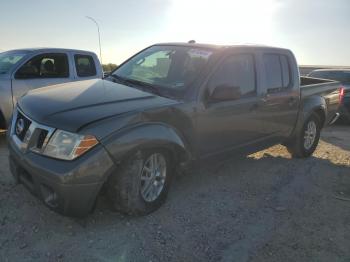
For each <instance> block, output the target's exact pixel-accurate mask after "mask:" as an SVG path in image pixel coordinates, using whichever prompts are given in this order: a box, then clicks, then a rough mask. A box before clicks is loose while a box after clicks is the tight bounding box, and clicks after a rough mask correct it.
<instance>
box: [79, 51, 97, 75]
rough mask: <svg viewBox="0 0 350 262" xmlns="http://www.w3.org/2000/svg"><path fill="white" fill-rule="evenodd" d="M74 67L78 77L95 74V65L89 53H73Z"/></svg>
mask: <svg viewBox="0 0 350 262" xmlns="http://www.w3.org/2000/svg"><path fill="white" fill-rule="evenodd" d="M74 60H75V68H76V70H77V75H78V76H79V77H89V76H95V75H96V66H95V62H94V59H93V57H92V56H90V55H74Z"/></svg>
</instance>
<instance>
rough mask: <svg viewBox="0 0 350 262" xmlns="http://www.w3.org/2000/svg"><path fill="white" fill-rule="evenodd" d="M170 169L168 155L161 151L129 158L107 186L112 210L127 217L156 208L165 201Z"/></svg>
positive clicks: (142, 152) (170, 175) (143, 153)
mask: <svg viewBox="0 0 350 262" xmlns="http://www.w3.org/2000/svg"><path fill="white" fill-rule="evenodd" d="M173 166H174V164H173V161H172V158H171V156H170V154H169V153H168V152H167V151H164V150H161V149H154V150H145V151H139V152H138V153H136V154H134V155H132V156H131V157H129V159H127V160H126V161H125V162H124V163H123V164H122V165H121V167H120V171H119V172H117V173H116V174H113V175H112V176H111V177H110V179H109V181H108V184H107V195H108V198H109V199H110V200H111V202H112V205H113V208H114V209H115V210H117V211H120V212H122V213H126V214H129V215H144V214H148V213H150V212H152V211H155V210H156V209H158V208H159V207H160V206H161V205H162V204H163V202H164V201H165V199H166V196H167V193H168V190H169V186H170V182H171V178H172V175H173Z"/></svg>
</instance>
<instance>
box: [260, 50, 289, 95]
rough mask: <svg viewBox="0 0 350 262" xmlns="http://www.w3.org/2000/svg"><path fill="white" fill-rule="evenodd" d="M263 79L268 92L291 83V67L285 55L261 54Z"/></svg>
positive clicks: (281, 88) (278, 89)
mask: <svg viewBox="0 0 350 262" xmlns="http://www.w3.org/2000/svg"><path fill="white" fill-rule="evenodd" d="M263 62H264V67H265V79H266V84H267V89H268V91H269V92H272V91H274V92H276V91H277V92H278V91H282V90H283V89H284V88H288V87H289V86H290V84H291V67H290V63H289V59H288V57H287V56H285V55H278V54H266V55H264V56H263Z"/></svg>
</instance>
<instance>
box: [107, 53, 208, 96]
mask: <svg viewBox="0 0 350 262" xmlns="http://www.w3.org/2000/svg"><path fill="white" fill-rule="evenodd" d="M211 55H212V51H211V50H210V49H204V48H193V47H185V46H152V47H150V48H148V49H146V50H144V51H142V52H141V53H139V54H137V55H136V56H134V57H133V58H131V59H130V60H129V61H127V62H126V63H124V64H123V65H121V66H120V67H119V68H117V69H116V70H115V71H114V72H113V73H112V77H113V76H114V77H116V78H119V79H123V80H126V81H128V80H131V81H137V82H139V83H144V84H146V85H148V86H151V85H152V87H153V88H154V87H157V91H158V92H159V93H162V92H163V91H165V92H166V91H174V92H179V93H181V91H183V90H185V89H186V88H188V86H190V85H191V83H193V81H194V80H195V79H196V78H197V77H198V75H199V74H200V72H201V71H202V70H203V69H204V67H205V66H206V64H207V63H208V60H209V58H210V56H211ZM163 93H164V92H163Z"/></svg>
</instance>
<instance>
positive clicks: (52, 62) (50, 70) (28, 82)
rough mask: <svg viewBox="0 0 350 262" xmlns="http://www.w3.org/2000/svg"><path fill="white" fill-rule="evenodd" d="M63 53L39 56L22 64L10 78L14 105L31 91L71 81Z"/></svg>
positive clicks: (66, 57)
mask: <svg viewBox="0 0 350 262" xmlns="http://www.w3.org/2000/svg"><path fill="white" fill-rule="evenodd" d="M69 69H70V68H69V62H68V56H67V54H65V53H44V54H39V55H36V56H34V57H32V58H31V59H29V60H28V61H27V62H26V63H24V64H23V65H22V66H21V67H20V68H19V69H17V71H16V72H15V73H14V75H13V77H12V90H13V97H14V103H16V101H17V99H18V98H20V97H21V96H22V95H24V94H25V93H27V92H28V91H29V90H31V89H35V88H40V87H44V86H49V85H55V84H61V83H65V82H69V81H71V79H70V72H69V71H70V70H69Z"/></svg>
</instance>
